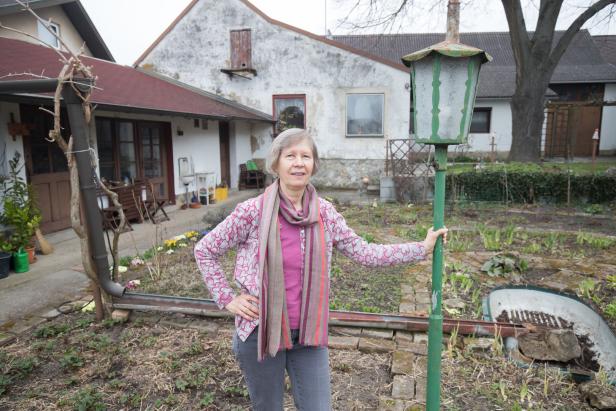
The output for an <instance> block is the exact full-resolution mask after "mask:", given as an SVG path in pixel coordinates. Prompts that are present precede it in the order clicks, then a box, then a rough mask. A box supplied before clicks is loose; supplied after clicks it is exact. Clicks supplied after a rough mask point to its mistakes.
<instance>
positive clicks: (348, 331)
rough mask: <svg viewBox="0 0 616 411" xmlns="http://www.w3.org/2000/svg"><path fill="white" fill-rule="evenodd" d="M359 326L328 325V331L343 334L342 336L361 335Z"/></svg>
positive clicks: (333, 333)
mask: <svg viewBox="0 0 616 411" xmlns="http://www.w3.org/2000/svg"><path fill="white" fill-rule="evenodd" d="M361 330H362V329H361V328H358V327H330V328H329V333H330V334H332V335H344V336H354V337H359V336H361Z"/></svg>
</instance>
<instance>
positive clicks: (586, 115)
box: [573, 106, 601, 157]
mask: <svg viewBox="0 0 616 411" xmlns="http://www.w3.org/2000/svg"><path fill="white" fill-rule="evenodd" d="M577 109H578V110H579V113H578V116H577V120H578V121H577V133H576V138H575V145H574V147H573V153H574V155H575V156H578V157H590V156H592V135H593V133H594V132H595V129H596V128H600V127H601V107H600V106H597V107H595V106H586V107H578V108H577Z"/></svg>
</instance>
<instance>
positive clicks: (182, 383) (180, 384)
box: [175, 378, 188, 391]
mask: <svg viewBox="0 0 616 411" xmlns="http://www.w3.org/2000/svg"><path fill="white" fill-rule="evenodd" d="M175 388H177V389H178V390H180V391H186V388H188V382H187V381H186V380H184V379H183V378H178V379H177V380H175Z"/></svg>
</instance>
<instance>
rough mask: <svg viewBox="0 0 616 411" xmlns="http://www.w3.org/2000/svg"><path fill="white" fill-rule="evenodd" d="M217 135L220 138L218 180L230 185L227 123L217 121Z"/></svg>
mask: <svg viewBox="0 0 616 411" xmlns="http://www.w3.org/2000/svg"><path fill="white" fill-rule="evenodd" d="M218 135H219V140H220V180H221V181H222V182H223V183H225V184H226V185H227V187H231V169H230V168H229V167H230V164H231V160H230V155H229V154H230V151H229V123H228V122H226V121H221V122H219V123H218Z"/></svg>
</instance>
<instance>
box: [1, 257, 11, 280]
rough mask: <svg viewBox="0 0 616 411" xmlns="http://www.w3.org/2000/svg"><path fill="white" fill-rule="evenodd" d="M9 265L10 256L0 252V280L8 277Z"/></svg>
mask: <svg viewBox="0 0 616 411" xmlns="http://www.w3.org/2000/svg"><path fill="white" fill-rule="evenodd" d="M10 265H11V255H10V254H9V253H4V252H1V251H0V278H6V277H8V276H9V268H10Z"/></svg>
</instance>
